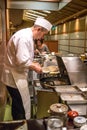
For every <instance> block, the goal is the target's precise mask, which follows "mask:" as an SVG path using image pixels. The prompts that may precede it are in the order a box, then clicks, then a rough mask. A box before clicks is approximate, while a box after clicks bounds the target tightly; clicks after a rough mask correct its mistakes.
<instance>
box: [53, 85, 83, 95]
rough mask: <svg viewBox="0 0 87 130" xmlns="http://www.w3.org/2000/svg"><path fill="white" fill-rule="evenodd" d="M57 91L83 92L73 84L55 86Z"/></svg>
mask: <svg viewBox="0 0 87 130" xmlns="http://www.w3.org/2000/svg"><path fill="white" fill-rule="evenodd" d="M55 91H56V92H57V93H81V91H80V90H79V89H78V88H77V86H71V85H64V86H55Z"/></svg>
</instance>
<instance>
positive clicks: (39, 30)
mask: <svg viewBox="0 0 87 130" xmlns="http://www.w3.org/2000/svg"><path fill="white" fill-rule="evenodd" d="M46 34H48V31H47V30H46V29H44V28H41V27H39V28H37V30H36V35H35V39H36V40H38V39H39V40H40V39H44V35H46Z"/></svg>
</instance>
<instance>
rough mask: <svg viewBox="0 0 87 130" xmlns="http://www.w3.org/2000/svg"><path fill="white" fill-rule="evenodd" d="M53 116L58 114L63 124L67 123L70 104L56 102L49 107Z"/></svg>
mask: <svg viewBox="0 0 87 130" xmlns="http://www.w3.org/2000/svg"><path fill="white" fill-rule="evenodd" d="M49 112H50V115H51V116H58V117H60V118H61V120H62V121H63V124H65V123H66V120H67V112H68V106H67V105H65V104H62V103H55V104H52V105H51V106H50V109H49Z"/></svg>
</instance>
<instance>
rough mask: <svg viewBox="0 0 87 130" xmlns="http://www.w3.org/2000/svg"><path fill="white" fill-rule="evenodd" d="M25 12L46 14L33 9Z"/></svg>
mask: <svg viewBox="0 0 87 130" xmlns="http://www.w3.org/2000/svg"><path fill="white" fill-rule="evenodd" d="M26 12H28V13H35V14H39V15H43V16H47V14H44V13H41V12H38V11H34V10H27V11H26Z"/></svg>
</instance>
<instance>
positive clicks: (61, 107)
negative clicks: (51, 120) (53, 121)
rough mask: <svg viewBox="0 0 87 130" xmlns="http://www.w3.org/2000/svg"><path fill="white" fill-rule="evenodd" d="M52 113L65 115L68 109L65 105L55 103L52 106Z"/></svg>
mask: <svg viewBox="0 0 87 130" xmlns="http://www.w3.org/2000/svg"><path fill="white" fill-rule="evenodd" d="M50 111H51V112H54V113H65V112H67V111H68V107H67V105H65V104H61V103H55V104H52V105H51V106H50Z"/></svg>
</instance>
